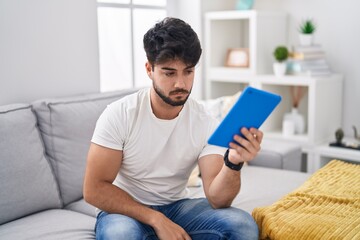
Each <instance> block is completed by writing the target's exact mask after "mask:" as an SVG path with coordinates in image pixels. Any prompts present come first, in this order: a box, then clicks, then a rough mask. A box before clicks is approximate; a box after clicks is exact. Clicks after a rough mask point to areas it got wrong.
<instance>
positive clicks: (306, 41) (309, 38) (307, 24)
mask: <svg viewBox="0 0 360 240" xmlns="http://www.w3.org/2000/svg"><path fill="white" fill-rule="evenodd" d="M315 30H316V26H315V23H314V21H313V20H311V19H306V20H305V21H303V22H302V23H301V24H300V27H299V32H300V45H302V46H310V45H312V44H313V39H314V32H315Z"/></svg>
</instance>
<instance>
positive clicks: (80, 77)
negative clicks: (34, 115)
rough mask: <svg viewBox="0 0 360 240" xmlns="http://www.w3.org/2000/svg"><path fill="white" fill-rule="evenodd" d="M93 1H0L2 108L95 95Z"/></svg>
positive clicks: (94, 20)
mask: <svg viewBox="0 0 360 240" xmlns="http://www.w3.org/2000/svg"><path fill="white" fill-rule="evenodd" d="M97 39H98V37H97V16H96V2H95V0H91V1H90V0H76V1H72V0H58V1H49V0H31V1H24V0H0V105H2V104H8V103H15V102H29V101H33V100H35V99H38V98H43V97H56V96H69V95H73V94H78V93H87V92H97V91H99V63H98V61H99V58H98V40H97Z"/></svg>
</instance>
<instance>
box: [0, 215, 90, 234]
mask: <svg viewBox="0 0 360 240" xmlns="http://www.w3.org/2000/svg"><path fill="white" fill-rule="evenodd" d="M95 221H96V219H95V218H93V217H90V216H87V215H85V214H81V213H76V212H72V211H69V210H61V209H54V210H48V211H44V212H40V213H36V214H33V215H31V216H27V217H24V218H22V219H19V220H16V221H13V222H10V223H7V224H4V225H1V226H0V236H1V239H2V240H13V239H36V240H41V239H44V240H55V239H56V240H58V239H66V240H78V239H95V232H94V228H95Z"/></svg>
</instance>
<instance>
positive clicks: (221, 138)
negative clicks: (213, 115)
mask: <svg viewBox="0 0 360 240" xmlns="http://www.w3.org/2000/svg"><path fill="white" fill-rule="evenodd" d="M280 101H281V97H280V96H279V95H276V94H273V93H270V92H266V91H264V90H260V89H256V88H253V87H246V88H245V89H244V91H243V92H242V93H241V95H240V97H239V99H238V100H237V101H236V103H235V104H234V106H233V107H232V108H231V109H230V111H229V112H228V114H227V115H226V116H225V118H224V119H223V120H222V122H221V123H220V124H219V126H218V127H217V129H216V130H215V132H214V133H213V134H212V135H211V136H210V138H209V140H208V143H209V144H212V145H217V146H221V147H226V148H228V147H229V143H230V142H233V141H234V140H233V138H234V135H236V134H238V135H240V136H242V134H241V133H240V129H241V128H242V127H246V128H248V129H249V128H251V127H254V128H260V126H261V125H262V124H263V122H264V121H265V120H266V119H267V117H268V116H269V115H270V114H271V112H272V111H273V110H274V109H275V108H276V106H277V105H278V104H279V103H280Z"/></svg>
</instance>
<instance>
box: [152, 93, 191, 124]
mask: <svg viewBox="0 0 360 240" xmlns="http://www.w3.org/2000/svg"><path fill="white" fill-rule="evenodd" d="M150 105H151V109H152V112H153V113H154V115H155V116H156V117H157V118H159V119H165V120H171V119H174V118H176V117H177V116H178V115H179V113H180V111H181V110H182V108H183V107H184V106H171V105H170V104H168V103H166V102H164V101H163V100H162V99H161V98H160V97H159V96H158V95H157V94H156V92H155V91H154V89H151V91H150Z"/></svg>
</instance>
